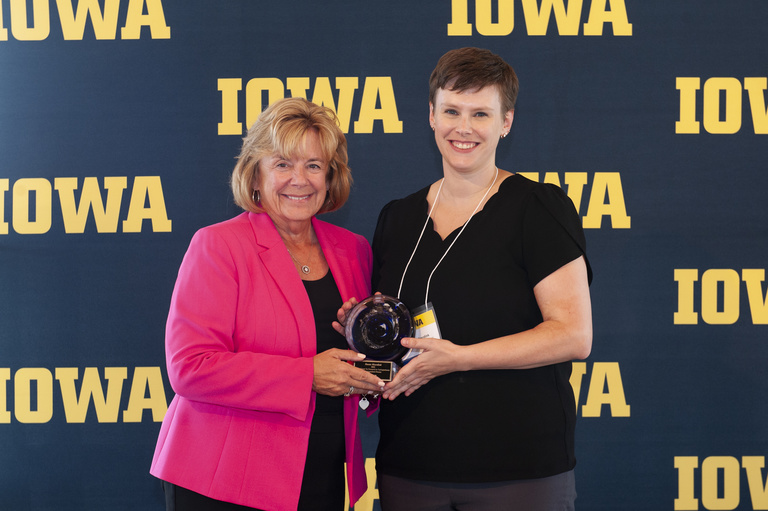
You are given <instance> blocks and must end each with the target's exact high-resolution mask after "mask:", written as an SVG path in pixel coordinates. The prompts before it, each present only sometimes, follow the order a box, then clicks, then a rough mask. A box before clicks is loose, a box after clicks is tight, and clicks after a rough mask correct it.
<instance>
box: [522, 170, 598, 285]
mask: <svg viewBox="0 0 768 511" xmlns="http://www.w3.org/2000/svg"><path fill="white" fill-rule="evenodd" d="M586 245H587V243H586V237H585V236H584V229H583V228H582V225H581V218H580V217H579V215H578V213H577V212H576V208H575V207H574V206H573V202H572V201H571V199H570V198H569V197H568V196H567V195H566V194H565V192H564V191H563V190H562V189H561V188H560V187H558V186H555V185H551V184H545V185H541V186H538V187H536V188H535V189H534V191H533V193H532V194H531V196H530V197H529V199H528V202H527V204H526V208H525V213H524V217H523V262H524V264H525V267H526V270H527V272H528V278H529V279H530V282H531V285H532V286H535V285H536V284H538V283H539V282H540V281H541V280H542V279H544V278H545V277H547V276H548V275H550V274H552V273H554V272H555V271H556V270H558V269H560V268H562V267H563V266H565V265H566V264H568V263H570V262H571V261H573V260H575V259H577V258H578V257H579V256H584V260H585V262H586V264H587V273H588V278H589V282H592V268H591V267H590V264H589V260H588V259H587V250H586Z"/></svg>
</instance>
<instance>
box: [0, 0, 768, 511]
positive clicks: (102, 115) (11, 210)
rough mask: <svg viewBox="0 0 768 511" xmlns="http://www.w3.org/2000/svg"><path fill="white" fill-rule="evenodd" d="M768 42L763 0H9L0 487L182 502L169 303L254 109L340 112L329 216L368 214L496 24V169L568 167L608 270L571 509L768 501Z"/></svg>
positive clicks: (599, 297)
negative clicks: (278, 104)
mask: <svg viewBox="0 0 768 511" xmlns="http://www.w3.org/2000/svg"><path fill="white" fill-rule="evenodd" d="M766 40H768V2H766V1H765V0H732V1H723V0H702V1H699V2H665V1H660V0H644V1H640V0H569V1H565V0H441V1H431V2H413V1H404V0H389V1H368V2H360V1H352V0H331V1H327V2H310V1H282V2H278V1H273V2H263V1H262V2H257V1H248V0H229V1H228V2H211V1H202V0H186V1H183V2H182V1H178V0H176V1H173V0H123V1H122V2H121V1H120V0H98V1H97V0H79V1H77V2H76V1H74V0H56V1H55V2H54V1H52V0H0V452H2V461H1V462H0V496H2V497H0V507H1V508H2V509H9V510H14V511H16V510H73V511H74V510H77V511H82V510H107V509H108V510H150V509H158V510H159V509H163V496H162V491H161V489H160V485H159V482H158V481H157V480H155V479H154V478H152V477H151V476H150V475H149V474H148V469H149V463H150V460H151V457H152V452H153V450H154V445H155V441H156V438H157V433H158V431H159V427H160V421H161V420H162V417H163V414H164V413H165V410H166V407H167V403H168V402H169V401H170V399H171V397H172V392H173V391H172V389H171V388H170V386H169V384H168V380H167V374H166V371H165V359H164V347H163V342H164V341H163V335H164V323H165V317H166V314H167V310H168V304H169V300H170V295H171V290H172V288H173V283H174V281H175V277H176V272H177V269H178V266H179V264H180V262H181V258H182V256H183V254H184V252H185V250H186V248H187V245H188V243H189V240H190V238H191V236H192V234H193V233H194V232H195V231H196V230H197V229H199V228H200V227H202V226H204V225H208V224H211V223H214V222H217V221H220V220H223V219H226V218H229V217H231V216H234V215H235V214H237V213H238V210H237V208H236V207H235V206H234V205H233V201H232V198H231V193H230V191H229V188H228V179H229V175H230V172H231V170H232V167H233V165H234V161H235V157H236V155H237V153H238V150H239V147H240V143H241V137H242V135H243V133H244V130H245V129H246V128H247V126H248V124H249V123H250V122H252V121H253V119H254V118H255V117H256V116H257V115H258V112H259V111H260V110H261V109H262V108H263V107H265V106H266V105H267V104H268V103H269V102H270V101H273V100H275V99H277V98H280V97H283V96H297V95H301V96H305V97H307V98H309V99H311V100H314V101H316V102H319V103H324V104H326V105H327V106H330V107H332V108H333V109H334V110H336V111H337V112H338V113H339V117H340V119H341V123H342V127H343V128H344V131H345V132H346V133H347V135H348V140H349V150H350V159H351V162H350V163H351V167H352V169H353V174H354V177H355V186H354V189H353V193H352V197H351V199H350V201H349V202H348V204H347V205H346V206H345V207H344V208H343V209H342V210H340V211H339V212H336V213H333V214H330V215H326V216H325V219H327V220H329V221H332V222H334V223H338V224H340V225H342V226H344V227H347V228H349V229H351V230H353V231H356V232H358V233H361V234H363V235H365V236H366V237H368V238H369V239H370V238H371V236H372V234H373V228H374V224H375V221H376V217H377V215H378V212H379V209H380V208H381V206H383V205H384V204H385V203H386V202H388V201H389V200H391V199H393V198H397V197H401V196H403V195H405V194H407V193H410V192H412V191H415V190H416V189H418V188H420V187H422V186H425V185H426V184H428V183H430V182H432V181H434V180H436V179H438V178H439V177H440V175H441V167H440V156H439V153H438V152H437V149H436V148H435V145H434V140H433V134H432V132H431V130H430V129H429V123H428V103H427V92H428V84H427V81H428V77H429V73H430V72H431V70H432V68H433V67H434V65H435V63H436V61H437V59H438V58H439V56H440V55H442V54H443V53H444V52H445V51H447V50H449V49H452V48H456V47H461V46H480V47H486V48H489V49H491V50H493V51H494V52H496V53H499V54H500V55H502V56H503V57H504V58H505V59H506V60H507V61H508V62H510V63H511V64H512V65H513V67H514V68H515V70H516V71H517V73H518V76H519V78H520V82H521V89H520V97H519V101H518V105H517V109H516V113H515V122H514V125H513V129H512V133H511V136H510V137H507V138H506V139H505V140H504V141H502V142H501V144H500V149H499V155H498V164H499V166H500V167H501V168H503V169H506V170H510V171H514V172H521V173H526V175H528V176H530V177H533V178H534V179H538V180H541V181H550V182H555V183H558V184H560V185H561V186H562V187H563V188H564V189H565V190H566V191H567V193H568V194H569V196H570V197H571V198H572V199H573V201H574V204H575V205H576V207H577V209H578V211H579V214H580V215H581V216H582V218H583V222H584V227H585V231H586V235H587V241H588V251H589V256H590V259H591V262H592V265H593V268H594V272H595V279H594V283H593V285H592V299H593V307H594V331H595V337H594V348H593V352H592V355H591V356H590V357H589V359H588V360H587V361H585V362H580V363H577V364H575V365H574V375H573V378H572V384H573V386H574V389H575V390H576V394H577V401H578V402H577V404H578V413H579V420H578V425H577V457H578V465H577V472H576V474H577V481H578V483H577V484H578V491H579V497H578V500H577V505H578V508H579V509H580V510H612V511H614V510H699V509H702V510H704V509H712V510H714V509H740V510H745V509H768V488H767V487H766V478H767V477H768V470H767V469H766V467H765V457H766V454H768V426H767V424H768V406H766V404H765V396H766V394H768V381H767V379H766V370H765V367H766V362H768V341H767V340H766V328H768V327H767V326H766V325H768V303H767V302H766V284H765V268H766V267H767V266H768V263H766V252H767V249H768V206H766V199H765V191H766V189H768V172H766V171H767V170H768V168H767V165H766V161H768V154H767V152H768V151H766V148H768V145H767V141H768V139H766V135H767V134H768V110H767V107H766V103H767V102H766V89H768V85H767V83H766V82H767V81H768V78H767V77H768V44H766ZM363 432H364V435H365V449H366V452H367V454H368V456H369V457H371V456H372V454H373V450H374V448H375V444H376V439H377V438H376V435H377V432H376V422H375V419H366V420H364V421H363ZM370 468H371V469H373V465H372V460H371V465H370ZM371 475H373V470H371ZM376 496H377V494H376V490H375V488H373V489H372V490H370V491H369V492H368V494H366V497H365V498H364V499H363V501H361V502H360V503H359V504H358V506H357V507H356V508H355V509H356V510H358V511H360V510H371V509H378V502H377V500H376Z"/></svg>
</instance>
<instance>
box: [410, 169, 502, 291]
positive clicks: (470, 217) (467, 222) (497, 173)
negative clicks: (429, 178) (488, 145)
mask: <svg viewBox="0 0 768 511" xmlns="http://www.w3.org/2000/svg"><path fill="white" fill-rule="evenodd" d="M498 177H499V167H496V175H495V176H494V178H493V181H491V186H489V187H488V190H486V191H485V195H483V197H482V198H481V199H480V202H478V203H477V206H475V210H474V211H473V212H472V214H471V215H469V218H468V219H467V221H466V222H465V223H464V225H463V226H462V227H461V230H460V231H459V234H457V235H456V237H455V238H454V239H453V241H452V242H451V244H450V245H449V246H448V248H447V249H446V250H445V253H444V254H443V257H441V258H440V260H439V261H438V262H437V264H436V265H435V267H434V268H433V269H432V272H431V273H430V274H429V278H428V279H427V291H426V293H425V294H424V306H426V305H427V303H428V302H429V284H430V282H431V281H432V275H434V273H435V270H437V267H438V266H440V263H442V262H443V259H445V256H446V255H448V251H449V250H451V248H452V247H453V244H454V243H456V240H458V239H459V236H461V233H462V232H464V229H466V227H467V224H469V221H470V220H472V217H473V216H475V213H477V210H478V209H480V205H481V204H482V203H483V201H484V200H485V198H486V197H487V196H488V194H489V193H490V192H491V189H492V188H493V185H494V184H495V183H496V179H498ZM443 183H445V178H443V180H442V181H441V182H440V187H438V189H437V194H435V202H434V203H433V204H432V208H430V210H429V214H427V221H426V222H424V227H422V228H421V234H419V239H418V240H417V241H416V246H415V247H414V248H413V252H412V253H411V257H410V258H408V263H407V264H406V265H405V269H404V270H403V276H402V277H401V278H400V287H399V288H398V289H397V297H398V299H399V298H400V292H401V291H402V289H403V282H404V281H405V273H406V272H407V271H408V266H410V264H411V261H412V260H413V256H414V255H416V250H418V248H419V243H421V238H422V236H424V231H425V230H426V229H427V224H429V219H430V218H431V217H432V212H433V211H434V210H435V206H437V199H438V198H439V197H440V190H442V189H443Z"/></svg>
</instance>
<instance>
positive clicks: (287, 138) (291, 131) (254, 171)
mask: <svg viewBox="0 0 768 511" xmlns="http://www.w3.org/2000/svg"><path fill="white" fill-rule="evenodd" d="M310 130H313V131H315V132H316V133H317V135H318V137H319V138H320V146H321V147H322V148H323V157H324V158H325V159H326V160H327V161H328V175H327V176H326V181H327V183H328V196H327V197H326V200H325V202H324V203H323V205H322V206H321V207H320V210H319V211H318V213H326V212H329V211H336V210H337V209H339V208H340V207H341V206H343V205H344V203H345V202H346V201H347V198H348V197H349V191H350V189H351V188H352V172H351V170H350V168H349V166H348V163H349V158H348V156H347V139H346V137H344V133H342V131H341V128H339V124H338V121H337V119H336V114H334V113H333V110H331V109H330V108H327V107H324V106H319V105H316V104H314V103H311V102H309V101H307V100H306V99H304V98H285V99H281V100H279V101H275V102H274V103H272V104H271V105H269V107H267V109H266V110H264V111H263V112H262V113H261V115H259V118H258V119H256V122H254V123H253V126H251V127H250V129H249V130H248V133H247V134H246V136H245V138H244V139H243V147H242V149H241V150H240V155H239V156H238V158H237V163H236V164H235V169H234V170H233V171H232V179H231V183H230V184H231V186H232V193H233V195H234V196H235V204H237V205H238V206H240V207H241V208H243V209H244V210H246V211H251V212H253V213H261V212H263V211H264V209H263V208H262V207H261V206H260V205H259V204H257V203H255V202H254V201H253V198H252V195H253V181H254V180H255V179H257V178H258V176H259V163H260V161H261V159H262V158H264V157H266V156H272V155H274V154H280V155H282V156H283V157H285V158H291V157H293V156H296V155H297V154H298V153H299V151H301V148H302V144H303V141H304V136H305V135H306V134H307V132H308V131H310Z"/></svg>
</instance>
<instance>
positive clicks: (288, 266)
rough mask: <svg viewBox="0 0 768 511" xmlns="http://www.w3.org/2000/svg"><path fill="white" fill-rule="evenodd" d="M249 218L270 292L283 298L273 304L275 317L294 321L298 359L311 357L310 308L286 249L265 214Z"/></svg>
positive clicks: (313, 340) (312, 327)
mask: <svg viewBox="0 0 768 511" xmlns="http://www.w3.org/2000/svg"><path fill="white" fill-rule="evenodd" d="M249 217H250V221H251V226H252V227H253V234H254V239H255V241H256V244H257V245H258V246H259V258H260V259H261V262H262V265H263V267H264V270H265V271H266V273H268V274H269V275H270V276H271V284H274V291H277V292H279V293H280V294H281V295H282V297H283V300H282V301H279V300H274V301H273V302H274V303H275V316H276V317H277V318H278V320H279V321H295V322H296V324H297V325H298V330H299V340H300V344H301V354H302V356H306V357H311V356H314V355H316V354H317V339H316V337H315V335H316V334H315V321H314V316H313V314H312V306H311V305H310V303H309V298H308V297H307V292H306V290H305V289H304V284H303V283H302V282H301V278H300V277H299V274H298V273H297V272H296V268H295V267H294V265H293V261H292V260H291V256H290V254H289V253H288V249H286V248H285V244H284V243H283V240H282V238H280V234H279V233H278V232H277V228H275V224H274V223H273V222H272V219H270V218H269V215H267V214H266V213H250V214H249ZM274 291H272V292H274ZM281 305H282V306H281Z"/></svg>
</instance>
